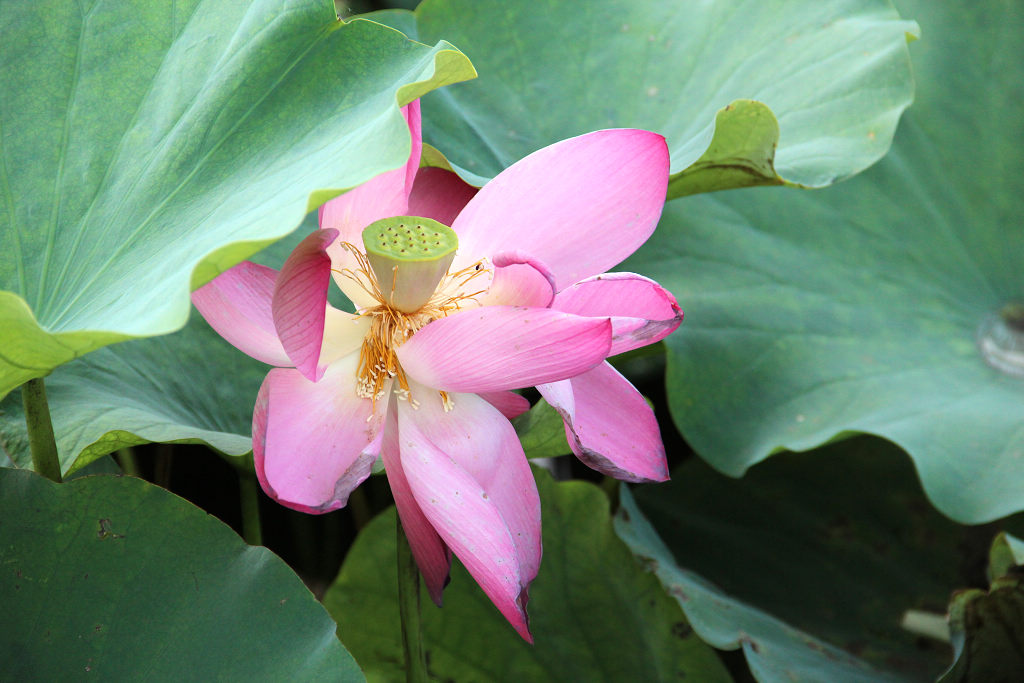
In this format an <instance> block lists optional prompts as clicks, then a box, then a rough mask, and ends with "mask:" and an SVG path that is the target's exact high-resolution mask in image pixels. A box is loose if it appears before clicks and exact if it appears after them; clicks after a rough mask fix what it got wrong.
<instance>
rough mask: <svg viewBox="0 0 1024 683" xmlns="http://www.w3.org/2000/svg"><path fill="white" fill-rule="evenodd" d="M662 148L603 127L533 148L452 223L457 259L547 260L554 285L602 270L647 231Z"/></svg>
mask: <svg viewBox="0 0 1024 683" xmlns="http://www.w3.org/2000/svg"><path fill="white" fill-rule="evenodd" d="M668 167H669V157H668V148H667V146H666V145H665V140H664V138H662V137H661V136H660V135H657V134H655V133H650V132H647V131H643V130H627V129H618V130H602V131H597V132H595V133H588V134H586V135H581V136H579V137H575V138H571V139H569V140H563V141H562V142H558V143H555V144H553V145H551V146H549V147H545V148H544V149H542V150H539V151H537V152H534V153H533V154H531V155H530V156H528V157H526V158H525V159H522V160H520V161H519V162H517V163H515V164H513V165H512V166H510V167H509V168H507V169H505V170H504V171H502V172H501V173H500V174H498V176H497V177H496V178H494V180H492V181H491V182H489V183H487V184H486V185H485V186H484V187H483V188H482V189H481V190H480V192H478V193H477V195H476V196H475V197H473V199H471V200H470V202H469V204H467V205H466V208H465V209H463V211H462V213H460V214H459V217H458V218H456V219H455V223H454V225H453V226H452V227H453V228H454V229H455V232H457V233H458V235H459V241H460V256H461V258H457V259H456V266H457V267H461V266H462V265H465V264H467V263H471V262H473V261H475V260H477V259H478V258H480V257H481V256H490V255H493V254H496V253H499V252H502V251H506V250H509V249H520V250H522V251H523V252H525V253H528V254H532V255H534V256H535V257H537V258H539V259H541V260H542V261H543V262H544V263H546V264H547V265H548V266H550V267H551V269H552V272H553V273H554V275H555V281H556V283H557V285H558V288H559V289H561V288H563V287H565V286H567V285H569V284H571V283H573V282H578V281H579V280H582V279H583V278H585V277H588V276H590V275H596V274H598V273H602V272H604V271H605V270H607V269H608V268H610V267H611V266H614V265H615V264H617V263H619V262H620V261H622V260H623V259H624V258H626V257H627V256H629V255H630V254H632V253H633V252H634V251H635V250H636V248H637V247H639V246H640V245H641V244H643V243H644V242H645V241H646V240H647V238H648V237H649V236H650V235H651V233H652V232H653V231H654V227H655V225H657V222H658V218H659V217H660V216H661V209H662V207H663V206H664V203H665V192H666V189H667V187H668Z"/></svg>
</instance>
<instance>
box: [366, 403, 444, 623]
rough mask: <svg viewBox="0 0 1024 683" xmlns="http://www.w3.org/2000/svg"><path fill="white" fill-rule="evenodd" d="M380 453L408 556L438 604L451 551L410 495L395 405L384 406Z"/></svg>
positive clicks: (431, 597) (439, 603)
mask: <svg viewBox="0 0 1024 683" xmlns="http://www.w3.org/2000/svg"><path fill="white" fill-rule="evenodd" d="M381 457H382V458H383V460H384V471H385V472H386V473H387V475H388V484H389V485H390V486H391V495H392V496H394V498H395V507H396V508H398V517H399V519H401V521H402V529H403V530H404V531H405V536H406V538H408V539H409V547H410V548H411V549H412V556H413V558H414V559H415V560H416V566H417V567H419V568H420V574H422V575H423V582H424V583H425V584H426V586H427V593H429V594H430V599H431V600H433V601H434V604H435V605H437V606H438V607H440V606H441V593H442V592H443V591H444V587H445V586H447V585H448V578H449V577H448V573H449V570H450V569H451V564H452V555H451V551H450V550H448V546H446V545H445V544H444V541H442V540H441V537H440V536H438V535H437V532H436V531H435V530H434V527H433V526H431V524H430V521H429V520H428V519H427V518H426V517H425V516H424V515H423V511H422V510H420V506H419V503H417V502H416V499H415V498H414V497H413V495H412V489H410V488H409V481H408V479H407V478H406V476H405V470H404V469H402V460H401V457H400V456H399V449H398V407H397V406H391V407H390V408H389V409H388V414H387V419H386V422H385V425H384V441H383V445H382V448H381Z"/></svg>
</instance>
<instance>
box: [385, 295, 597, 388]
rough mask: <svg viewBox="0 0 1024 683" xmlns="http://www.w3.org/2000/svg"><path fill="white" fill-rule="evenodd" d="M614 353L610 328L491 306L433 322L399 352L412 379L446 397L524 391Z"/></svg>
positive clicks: (534, 311) (593, 321) (552, 314)
mask: <svg viewBox="0 0 1024 683" xmlns="http://www.w3.org/2000/svg"><path fill="white" fill-rule="evenodd" d="M610 348H611V322H609V321H608V320H607V319H601V318H583V317H580V316H576V315H572V314H570V313H562V312H561V311H553V310H551V309H547V308H519V307H514V306H486V307H483V308H476V309H472V310H468V311H463V312H461V313H455V314H454V315H450V316H448V317H447V318H442V319H440V320H435V321H434V322H432V323H429V324H428V325H427V326H426V327H424V328H423V329H422V330H420V331H419V332H417V333H416V334H414V335H413V336H412V338H411V339H410V340H409V341H407V342H405V343H404V344H403V345H402V346H400V347H398V349H397V351H396V354H397V355H398V360H399V362H400V363H401V364H402V369H403V370H405V373H406V375H408V376H409V377H410V378H412V379H414V380H416V381H417V382H420V383H421V384H424V385H426V386H428V387H434V388H437V389H443V390H445V391H459V392H466V393H470V392H472V393H477V392H485V391H501V390H502V389H520V388H523V387H528V386H533V385H535V384H541V383H543V382H555V381H558V380H560V379H565V378H567V377H573V376H575V375H578V374H580V373H581V372H586V371H587V370H589V369H590V368H592V367H594V366H595V365H597V364H598V363H600V362H601V361H602V360H604V359H605V357H606V355H607V353H608V350H609V349H610Z"/></svg>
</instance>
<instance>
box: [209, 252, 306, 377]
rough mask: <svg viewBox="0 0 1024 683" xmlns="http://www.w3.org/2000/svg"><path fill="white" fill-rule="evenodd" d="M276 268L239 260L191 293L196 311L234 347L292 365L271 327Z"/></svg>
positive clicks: (271, 361) (274, 362) (264, 359)
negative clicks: (235, 264) (233, 265)
mask: <svg viewBox="0 0 1024 683" xmlns="http://www.w3.org/2000/svg"><path fill="white" fill-rule="evenodd" d="M276 279H277V271H276V270H274V269H273V268H267V267H266V266H261V265H257V264H255V263H252V262H250V261H242V262H241V263H239V264H238V265H237V266H235V267H234V268H231V269H230V270H226V271H224V272H223V273H221V274H220V275H218V276H217V277H216V278H214V279H213V280H211V281H210V282H208V283H206V284H205V285H203V286H202V287H200V288H199V289H197V290H196V291H194V292H192V303H194V304H195V306H196V308H197V309H199V313H200V314H201V315H202V316H203V317H204V318H205V319H206V322H208V323H210V326H211V327H212V328H213V329H214V330H216V331H217V334H219V335H220V336H222V337H224V339H226V340H228V342H230V343H231V344H232V345H233V346H234V347H235V348H237V349H239V350H241V351H243V352H245V353H247V354H249V355H250V356H252V357H253V358H255V359H256V360H258V361H262V362H264V363H267V364H269V365H277V366H284V367H288V366H290V365H291V364H292V361H291V359H290V358H288V354H287V353H285V351H284V347H283V346H281V340H280V339H278V337H277V330H276V329H274V317H273V314H272V312H271V298H272V297H273V295H274V281H275V280H276Z"/></svg>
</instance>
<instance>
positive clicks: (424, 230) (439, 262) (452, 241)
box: [363, 216, 459, 313]
mask: <svg viewBox="0 0 1024 683" xmlns="http://www.w3.org/2000/svg"><path fill="white" fill-rule="evenodd" d="M363 246H364V247H365V248H366V258H367V260H368V261H369V262H370V267H371V268H373V273H374V275H375V276H376V277H377V284H378V286H379V287H380V291H381V294H383V295H384V300H385V301H386V302H387V303H388V304H389V305H390V306H391V307H392V308H394V309H396V310H399V311H402V312H403V313H414V312H416V311H418V310H419V309H420V308H421V307H422V306H423V304H425V303H426V302H427V300H429V299H430V297H431V296H432V295H433V294H434V291H435V290H436V289H437V285H438V283H440V282H441V278H443V277H444V275H445V273H447V272H448V267H449V266H450V265H451V264H452V260H454V258H455V251H456V250H457V249H458V247H459V238H458V237H457V236H456V235H455V231H454V230H452V229H451V228H449V227H448V226H447V225H443V224H441V223H438V222H437V221H435V220H432V219H430V218H422V217H419V216H394V217H392V218H383V219H381V220H379V221H376V222H374V223H371V224H370V225H369V226H368V227H367V228H366V229H365V230H363Z"/></svg>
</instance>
